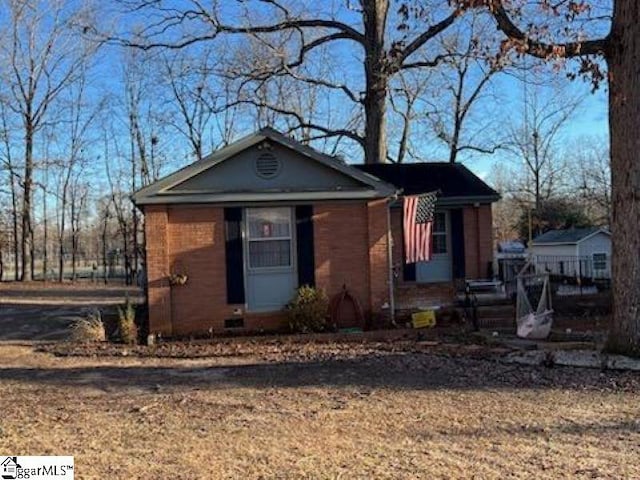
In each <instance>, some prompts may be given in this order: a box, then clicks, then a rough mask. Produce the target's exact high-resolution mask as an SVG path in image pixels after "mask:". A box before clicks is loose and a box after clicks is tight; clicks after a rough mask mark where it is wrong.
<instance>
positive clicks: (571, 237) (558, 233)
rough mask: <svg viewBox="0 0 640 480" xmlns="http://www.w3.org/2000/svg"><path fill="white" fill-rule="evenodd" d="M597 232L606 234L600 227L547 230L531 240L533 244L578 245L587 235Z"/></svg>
mask: <svg viewBox="0 0 640 480" xmlns="http://www.w3.org/2000/svg"><path fill="white" fill-rule="evenodd" d="M598 231H602V232H605V233H608V232H607V231H606V230H604V229H602V228H600V227H590V228H569V229H567V230H549V231H548V232H546V233H543V234H542V235H539V236H537V237H536V238H534V239H533V243H534V244H540V243H578V242H580V241H581V240H583V239H585V238H586V237H588V236H589V235H592V234H594V233H596V232H598Z"/></svg>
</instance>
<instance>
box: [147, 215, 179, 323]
mask: <svg viewBox="0 0 640 480" xmlns="http://www.w3.org/2000/svg"><path fill="white" fill-rule="evenodd" d="M144 216H145V220H144V228H145V239H146V249H147V282H148V287H149V289H148V290H149V292H148V294H149V298H148V300H149V328H150V331H151V332H154V333H155V332H161V333H163V334H165V335H171V334H172V330H171V287H170V286H169V280H168V274H169V248H168V243H167V242H168V238H167V228H168V217H167V209H166V207H164V206H148V207H145V209H144Z"/></svg>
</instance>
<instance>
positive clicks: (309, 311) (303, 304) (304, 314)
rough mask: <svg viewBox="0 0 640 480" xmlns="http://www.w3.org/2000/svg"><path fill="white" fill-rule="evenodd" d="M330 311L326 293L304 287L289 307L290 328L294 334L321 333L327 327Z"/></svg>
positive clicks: (299, 290)
mask: <svg viewBox="0 0 640 480" xmlns="http://www.w3.org/2000/svg"><path fill="white" fill-rule="evenodd" d="M328 309H329V300H328V299H327V296H326V294H325V293H324V291H323V290H320V289H315V288H313V287H309V286H307V285H304V286H302V287H300V288H298V291H297V293H296V296H295V298H294V299H293V300H292V301H291V302H290V303H289V305H287V314H288V317H289V328H291V330H292V331H294V332H303V333H307V332H321V331H323V330H325V329H326V327H327V313H328Z"/></svg>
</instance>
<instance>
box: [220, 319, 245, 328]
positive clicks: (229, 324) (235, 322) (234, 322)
mask: <svg viewBox="0 0 640 480" xmlns="http://www.w3.org/2000/svg"><path fill="white" fill-rule="evenodd" d="M224 328H244V318H242V317H236V318H225V320H224Z"/></svg>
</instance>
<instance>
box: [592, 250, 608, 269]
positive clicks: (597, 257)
mask: <svg viewBox="0 0 640 480" xmlns="http://www.w3.org/2000/svg"><path fill="white" fill-rule="evenodd" d="M593 269H594V270H606V269H607V254H606V253H594V254H593Z"/></svg>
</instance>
